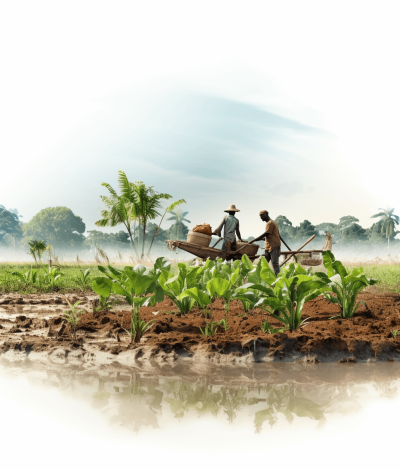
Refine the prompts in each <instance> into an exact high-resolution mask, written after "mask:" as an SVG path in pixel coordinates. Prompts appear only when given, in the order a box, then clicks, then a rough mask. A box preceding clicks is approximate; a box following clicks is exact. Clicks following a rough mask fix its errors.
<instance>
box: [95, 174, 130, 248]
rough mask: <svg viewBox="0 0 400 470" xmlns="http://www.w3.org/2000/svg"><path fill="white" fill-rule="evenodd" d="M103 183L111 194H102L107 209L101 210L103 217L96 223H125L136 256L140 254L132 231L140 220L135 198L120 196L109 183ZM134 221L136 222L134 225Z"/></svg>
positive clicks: (113, 225) (104, 224)
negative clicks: (108, 195)
mask: <svg viewBox="0 0 400 470" xmlns="http://www.w3.org/2000/svg"><path fill="white" fill-rule="evenodd" d="M101 185H102V186H104V187H105V188H107V189H108V191H109V193H110V194H111V196H110V197H107V196H100V198H101V200H102V201H103V203H104V204H105V206H106V207H107V209H103V210H102V211H101V212H100V214H101V216H102V219H100V220H98V221H97V222H95V225H97V226H99V227H107V226H108V227H115V226H116V225H119V224H124V225H125V228H126V230H127V232H128V234H129V238H130V239H131V243H132V247H133V249H134V250H135V253H136V256H138V252H137V250H136V245H135V242H134V240H133V236H132V232H133V233H134V232H135V224H136V221H137V220H138V217H137V212H136V205H135V202H136V201H135V199H133V200H129V199H127V198H125V197H124V196H119V195H118V194H117V192H116V191H115V189H114V188H113V187H112V186H111V185H109V184H108V183H101ZM132 222H134V225H133V227H132Z"/></svg>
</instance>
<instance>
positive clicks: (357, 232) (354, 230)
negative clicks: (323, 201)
mask: <svg viewBox="0 0 400 470" xmlns="http://www.w3.org/2000/svg"><path fill="white" fill-rule="evenodd" d="M371 218H372V219H378V220H377V221H376V222H375V223H373V224H372V225H371V227H369V228H364V227H362V226H361V225H360V224H359V222H360V221H359V219H357V218H356V217H354V216H352V215H346V216H344V217H341V218H340V219H339V223H338V224H335V223H332V222H324V223H321V224H316V225H313V224H312V223H311V222H310V221H309V220H304V221H303V222H301V223H300V224H299V225H298V226H294V225H293V224H292V222H291V221H290V220H289V219H288V218H287V217H285V216H284V215H279V216H278V217H277V218H276V219H275V222H276V224H277V225H278V228H279V232H280V234H281V236H282V238H283V239H284V240H285V241H287V242H292V241H296V240H298V241H302V240H306V239H308V238H310V237H312V236H313V235H315V236H316V237H325V235H326V233H327V232H329V233H330V234H331V235H332V242H333V243H334V244H337V245H345V244H349V243H352V244H353V243H355V244H358V245H375V244H383V243H385V244H387V245H388V250H389V252H390V245H391V244H393V243H399V242H400V240H398V239H395V237H396V235H397V234H399V233H400V232H399V231H397V230H396V226H397V225H399V222H400V221H399V216H397V215H395V214H394V209H379V212H378V213H376V214H373V215H372V216H371Z"/></svg>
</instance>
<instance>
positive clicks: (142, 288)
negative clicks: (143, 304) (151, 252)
mask: <svg viewBox="0 0 400 470" xmlns="http://www.w3.org/2000/svg"><path fill="white" fill-rule="evenodd" d="M152 282H153V279H152V278H151V277H149V276H144V275H143V276H137V278H136V279H135V282H134V285H133V292H134V293H135V295H143V294H144V293H145V292H146V290H147V288H148V287H149V286H150V284H151V283H152Z"/></svg>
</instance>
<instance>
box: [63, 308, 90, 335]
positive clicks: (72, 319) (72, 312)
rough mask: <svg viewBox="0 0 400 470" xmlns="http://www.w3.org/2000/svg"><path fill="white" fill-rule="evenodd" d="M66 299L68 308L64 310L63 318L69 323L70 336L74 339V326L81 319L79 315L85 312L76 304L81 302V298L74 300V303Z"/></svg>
mask: <svg viewBox="0 0 400 470" xmlns="http://www.w3.org/2000/svg"><path fill="white" fill-rule="evenodd" d="M66 300H67V303H68V305H69V310H65V311H64V318H65V319H66V320H67V322H68V323H69V328H70V332H71V336H72V338H73V339H75V340H76V333H77V332H76V326H77V324H78V322H79V320H80V319H81V316H82V315H83V314H84V313H85V310H83V309H81V310H80V309H78V305H79V304H81V303H82V301H81V300H79V301H78V302H75V303H74V304H71V303H70V302H69V300H68V299H66Z"/></svg>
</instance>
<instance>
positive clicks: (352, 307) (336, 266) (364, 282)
mask: <svg viewBox="0 0 400 470" xmlns="http://www.w3.org/2000/svg"><path fill="white" fill-rule="evenodd" d="M322 256H323V260H324V266H325V268H326V270H327V276H328V277H329V280H330V284H329V290H330V291H331V292H333V293H334V294H336V295H335V296H333V295H332V294H329V293H325V294H324V297H325V298H326V299H327V300H329V301H330V302H332V303H335V304H338V305H339V306H340V308H341V311H342V312H341V317H342V318H352V317H353V315H354V314H355V312H356V311H357V308H358V307H359V305H360V304H361V303H363V304H364V305H365V302H364V301H359V302H357V294H359V292H361V291H362V290H363V289H365V288H366V287H367V286H372V285H373V284H376V283H377V281H376V280H375V279H368V278H367V277H366V276H365V274H364V270H363V268H361V267H360V268H354V269H346V268H345V267H344V266H343V264H342V263H341V262H340V261H336V260H335V257H334V255H333V254H332V253H331V252H330V251H324V252H323V254H322Z"/></svg>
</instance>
